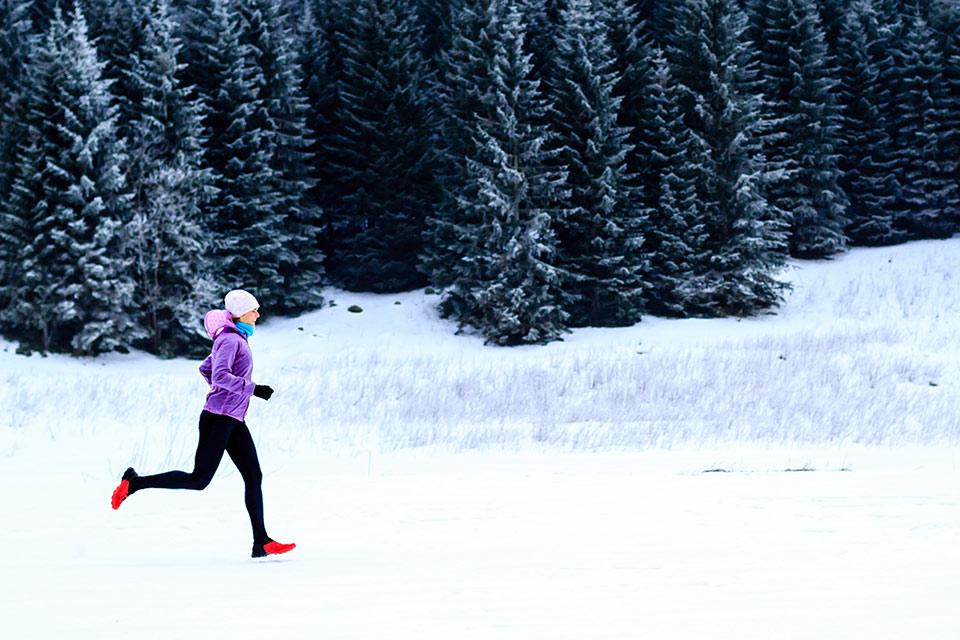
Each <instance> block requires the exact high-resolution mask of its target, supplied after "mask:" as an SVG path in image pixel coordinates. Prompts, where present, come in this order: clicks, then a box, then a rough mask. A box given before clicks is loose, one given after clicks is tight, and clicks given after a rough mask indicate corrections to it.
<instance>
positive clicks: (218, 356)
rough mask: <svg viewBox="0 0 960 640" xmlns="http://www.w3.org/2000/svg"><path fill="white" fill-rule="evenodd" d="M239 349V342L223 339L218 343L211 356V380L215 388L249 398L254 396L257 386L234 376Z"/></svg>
mask: <svg viewBox="0 0 960 640" xmlns="http://www.w3.org/2000/svg"><path fill="white" fill-rule="evenodd" d="M239 349H240V344H239V342H237V341H234V340H224V339H222V338H221V339H220V340H218V341H217V344H216V345H215V346H214V349H213V354H212V355H211V357H212V358H213V373H212V374H211V376H210V380H211V382H212V383H213V385H214V386H217V387H220V388H221V389H226V390H227V391H229V392H230V393H235V394H237V395H238V396H245V397H247V398H249V397H250V396H252V395H253V388H254V387H255V386H256V385H254V384H253V382H247V381H246V380H244V379H243V378H241V377H239V376H236V375H234V374H233V361H234V360H235V359H236V358H237V352H238V351H239Z"/></svg>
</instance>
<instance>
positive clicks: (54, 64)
mask: <svg viewBox="0 0 960 640" xmlns="http://www.w3.org/2000/svg"><path fill="white" fill-rule="evenodd" d="M103 67H104V65H103V64H102V63H101V62H99V61H98V60H97V55H96V50H95V49H94V47H93V45H92V44H91V42H90V41H89V39H88V37H87V26H86V21H85V19H84V17H83V14H82V13H81V12H80V10H79V8H78V9H76V10H75V12H74V14H73V18H72V20H71V21H70V22H69V23H67V22H66V21H65V20H64V18H63V17H62V15H61V14H60V12H59V10H57V11H56V12H55V13H54V18H53V21H52V22H51V23H50V28H49V30H48V32H47V34H46V36H45V37H44V39H43V40H42V41H41V43H40V46H38V47H36V48H35V49H34V52H33V55H32V56H31V60H30V63H29V67H28V69H27V72H26V73H27V76H28V77H30V78H31V85H30V90H29V93H28V95H27V98H26V99H27V105H28V110H27V119H26V124H27V127H28V136H27V141H26V142H25V143H24V144H22V145H21V148H20V154H19V156H20V162H19V164H18V173H17V176H16V179H15V181H14V184H13V195H12V198H11V201H10V203H9V205H8V207H7V212H6V215H5V216H4V225H3V226H4V229H5V231H4V234H3V235H4V241H5V242H6V243H9V242H10V241H11V240H12V241H14V242H16V243H17V245H18V251H17V257H16V271H15V273H14V274H13V278H12V279H11V280H10V281H9V282H8V287H7V288H8V291H9V292H10V293H12V295H7V296H5V297H6V298H7V299H10V300H12V301H13V303H12V304H11V305H9V306H8V307H6V308H5V309H4V311H3V313H2V316H3V320H4V322H5V323H6V324H7V326H8V327H9V329H10V330H11V332H12V333H13V334H14V335H15V336H17V337H18V338H20V339H21V340H23V341H24V342H25V343H26V344H28V345H31V346H36V347H39V348H41V349H43V350H45V351H48V350H57V351H66V350H69V351H73V352H74V353H78V354H95V353H100V352H103V351H109V350H111V349H114V348H118V347H123V346H126V345H129V344H131V342H132V341H133V340H135V339H137V338H139V337H141V335H142V331H141V329H140V328H139V327H138V326H137V325H136V323H135V322H134V321H133V318H132V317H131V310H132V302H133V301H132V294H133V289H134V287H133V282H132V280H131V278H130V277H129V275H128V273H129V269H128V265H127V263H126V261H125V260H123V258H122V254H121V251H120V242H121V231H122V227H123V225H124V222H125V219H126V217H127V216H128V206H129V199H130V197H129V194H128V193H127V191H126V187H125V182H124V175H123V173H122V171H121V166H122V163H123V159H124V152H123V146H122V144H120V143H119V142H118V140H117V137H116V127H115V122H116V118H117V112H116V107H115V106H112V105H111V96H110V93H109V81H107V80H104V79H103Z"/></svg>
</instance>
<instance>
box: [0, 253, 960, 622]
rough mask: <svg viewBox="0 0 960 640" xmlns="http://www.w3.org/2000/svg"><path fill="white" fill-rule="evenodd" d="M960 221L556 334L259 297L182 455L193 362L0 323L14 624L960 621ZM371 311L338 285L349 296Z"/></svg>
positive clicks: (408, 310) (403, 308)
mask: <svg viewBox="0 0 960 640" xmlns="http://www.w3.org/2000/svg"><path fill="white" fill-rule="evenodd" d="M958 274H960V238H958V239H953V240H950V241H943V242H924V243H916V244H911V245H908V246H901V247H892V248H884V249H870V250H857V251H854V252H851V253H850V254H848V255H845V256H842V257H840V258H838V259H836V260H834V261H831V262H818V263H798V264H796V265H794V266H793V267H792V268H791V270H790V271H789V272H788V274H787V277H788V278H789V279H790V281H791V282H793V283H794V291H793V292H792V294H790V296H789V297H788V300H787V303H786V304H785V306H784V307H783V308H782V309H781V310H780V313H779V314H778V315H776V316H767V317H762V318H755V319H749V320H743V321H737V320H734V319H729V320H684V321H676V320H660V319H650V318H648V319H645V320H644V322H642V323H640V324H639V325H637V326H635V327H631V328H626V329H605V330H601V329H591V330H580V331H576V332H574V333H572V334H570V335H569V336H568V338H567V339H566V340H565V341H564V342H563V343H557V344H551V345H549V346H547V347H529V348H518V349H509V350H505V349H501V348H495V347H486V346H484V345H483V344H482V341H481V340H480V339H478V338H476V337H473V336H454V335H452V333H453V331H454V329H455V327H453V326H451V325H450V324H448V323H447V322H445V321H442V320H439V319H437V317H436V314H435V312H434V311H433V305H434V304H435V302H436V298H435V297H434V296H427V295H425V294H424V293H423V292H412V293H407V294H402V295H396V296H373V295H358V294H349V293H345V292H339V291H329V292H328V297H329V298H330V299H332V300H333V301H334V302H335V303H336V306H332V307H329V308H327V309H324V310H323V311H319V312H316V313H312V314H308V315H305V316H303V317H301V318H297V319H274V320H270V319H269V309H263V312H264V320H266V322H265V323H264V324H262V325H261V326H260V327H258V329H257V334H256V335H255V336H254V337H253V339H252V342H251V344H252V346H253V349H254V354H255V359H256V363H257V364H256V369H255V371H254V377H255V379H256V380H257V381H258V382H262V383H266V384H270V385H272V386H273V387H274V388H275V389H276V390H277V391H276V395H275V396H274V397H273V399H272V400H271V401H270V402H269V403H263V402H259V401H255V403H254V404H253V405H252V410H251V412H250V415H249V416H248V423H249V424H250V425H251V429H252V430H253V432H254V437H255V438H256V440H257V442H258V447H259V450H260V458H261V463H262V466H263V469H264V473H265V480H264V493H265V501H266V515H267V526H268V529H269V531H270V532H271V535H273V536H274V537H275V538H277V539H278V540H282V541H288V540H290V541H295V542H297V543H298V548H297V550H296V551H294V552H293V553H291V554H290V555H288V556H283V557H280V558H276V559H269V560H267V561H252V560H250V559H249V557H248V556H249V546H250V544H249V532H248V529H249V524H248V521H247V517H246V513H245V511H244V509H243V502H242V481H241V480H240V477H239V474H237V473H236V471H235V470H233V468H232V466H231V465H230V464H229V462H228V461H227V462H225V463H224V465H222V466H221V469H220V471H219V472H218V474H217V478H215V480H214V482H213V484H212V485H211V486H210V487H209V488H208V489H207V490H206V491H204V492H202V493H188V492H162V491H151V492H144V493H140V494H137V495H134V496H132V497H131V498H130V499H129V500H128V501H127V502H126V503H125V504H124V505H123V507H122V508H121V509H120V510H119V511H117V512H114V511H112V510H111V509H110V507H109V496H110V492H111V491H112V489H113V487H114V486H115V485H116V482H117V479H118V477H119V475H120V473H121V472H122V471H123V469H124V468H126V466H128V465H129V464H132V465H134V466H135V467H136V468H137V469H138V470H140V471H141V472H144V473H152V472H158V471H162V470H167V469H169V468H186V469H188V470H189V468H190V464H191V460H192V454H193V448H194V445H195V438H196V420H197V415H198V413H199V410H200V407H201V405H202V399H203V394H204V385H203V381H202V379H201V378H200V376H199V374H198V373H197V371H196V367H197V365H198V364H199V363H197V362H190V361H186V360H173V361H161V360H156V359H154V358H152V357H150V356H147V355H144V354H130V355H123V356H121V355H113V356H109V357H102V358H98V359H92V360H75V359H71V358H65V357H59V356H51V357H49V358H41V357H39V356H38V355H34V356H32V357H23V356H18V355H15V353H14V350H15V347H14V345H12V344H7V343H0V381H2V385H0V406H2V407H3V408H4V411H3V414H2V415H0V482H2V483H3V488H4V490H3V491H2V492H0V513H3V514H4V526H3V529H2V530H3V534H2V537H0V541H2V543H3V547H4V549H5V551H6V553H4V554H3V557H2V558H0V633H2V635H3V637H4V638H12V639H20V638H69V639H94V638H96V639H103V638H131V639H136V640H145V639H148V638H158V639H159V638H164V639H170V638H214V639H216V638H228V639H230V640H234V639H246V638H250V639H254V638H257V639H260V638H265V637H266V638H317V637H321V638H324V637H326V638H377V639H379V638H408V637H409V638H417V639H418V640H427V639H433V638H437V639H450V640H459V639H473V638H477V639H493V638H518V639H528V638H537V639H540V638H543V639H551V640H552V639H557V638H576V639H584V640H593V639H600V638H631V639H632V638H637V639H640V638H643V639H646V638H698V639H699V638H738V639H741V638H757V639H781V638H804V639H809V638H844V639H847V638H869V639H879V638H898V639H899V638H923V639H930V638H934V639H939V638H943V639H948V638H949V639H955V638H958V637H960V613H957V606H956V601H957V597H958V595H960V482H958V481H960V417H958V416H960V413H958V407H960V347H958V344H960V342H958V336H960V295H958V294H960V286H958V284H960V282H958V279H957V278H958ZM353 304H357V305H359V306H361V307H363V309H364V311H363V313H360V314H356V313H350V312H349V311H348V310H347V309H348V307H349V306H350V305H353Z"/></svg>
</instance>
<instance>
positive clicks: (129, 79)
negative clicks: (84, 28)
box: [85, 0, 148, 138]
mask: <svg viewBox="0 0 960 640" xmlns="http://www.w3.org/2000/svg"><path fill="white" fill-rule="evenodd" d="M86 4H87V5H88V8H87V9H86V14H85V15H86V16H87V18H88V22H89V25H90V36H91V38H92V39H93V40H94V41H95V42H96V47H97V54H98V56H99V57H100V59H101V60H102V61H103V62H104V65H105V66H104V78H106V79H108V80H110V81H111V85H110V92H111V93H112V94H113V96H114V97H115V98H116V100H117V105H118V107H119V109H120V118H119V120H118V122H117V129H118V132H119V135H120V136H121V137H123V138H129V137H130V135H131V131H130V123H131V121H132V120H133V119H134V117H135V115H134V113H133V112H134V109H135V107H134V105H135V104H138V103H139V102H140V101H141V100H142V96H140V95H139V94H138V90H139V88H138V87H137V86H136V84H135V83H134V82H133V75H132V74H133V69H132V67H131V64H132V63H133V60H134V55H135V54H136V53H138V52H140V51H142V50H143V48H144V46H145V41H144V33H145V16H146V15H147V13H148V7H147V1H146V0H94V1H90V0H87V2H86Z"/></svg>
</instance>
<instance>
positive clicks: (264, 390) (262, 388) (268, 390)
mask: <svg viewBox="0 0 960 640" xmlns="http://www.w3.org/2000/svg"><path fill="white" fill-rule="evenodd" d="M253 395H255V396H257V397H258V398H263V399H264V400H269V399H270V396H272V395H273V388H272V387H268V386H267V385H265V384H258V385H257V386H255V387H254V388H253Z"/></svg>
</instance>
